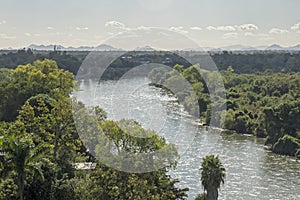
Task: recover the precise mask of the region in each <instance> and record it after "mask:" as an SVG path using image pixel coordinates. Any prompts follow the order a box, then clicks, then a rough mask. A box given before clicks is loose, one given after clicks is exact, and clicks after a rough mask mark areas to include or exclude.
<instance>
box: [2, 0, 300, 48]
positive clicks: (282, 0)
mask: <svg viewBox="0 0 300 200" xmlns="http://www.w3.org/2000/svg"><path fill="white" fill-rule="evenodd" d="M0 5H1V6H0V48H7V47H14V48H19V47H24V46H27V45H29V44H31V43H37V44H62V45H64V46H81V45H98V44H101V43H103V42H105V40H106V39H107V38H109V37H112V36H114V35H116V34H118V33H121V32H124V31H129V30H130V31H131V30H136V29H138V28H139V27H160V28H163V29H167V30H170V31H173V32H177V33H180V34H183V35H185V36H186V37H188V38H191V39H193V40H194V41H195V42H197V43H198V44H199V45H200V46H210V47H221V46H228V45H236V44H242V45H251V46H260V45H263V46H264V45H270V44H274V43H277V44H280V45H283V46H292V45H296V44H300V12H299V8H300V1H299V0H251V1H249V0H227V1H226V0H106V1H103V0H63V1H62V0H60V1H59V0H26V1H22V0H0ZM123 45H125V47H126V44H123ZM149 45H150V44H149Z"/></svg>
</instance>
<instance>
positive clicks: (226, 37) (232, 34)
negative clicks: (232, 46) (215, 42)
mask: <svg viewBox="0 0 300 200" xmlns="http://www.w3.org/2000/svg"><path fill="white" fill-rule="evenodd" d="M238 35H239V34H238V33H236V32H231V33H225V34H224V35H223V38H224V39H229V38H237V36H238Z"/></svg>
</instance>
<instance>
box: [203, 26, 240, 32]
mask: <svg viewBox="0 0 300 200" xmlns="http://www.w3.org/2000/svg"><path fill="white" fill-rule="evenodd" d="M206 29H207V30H209V31H235V30H236V29H235V27H234V26H208V27H206Z"/></svg>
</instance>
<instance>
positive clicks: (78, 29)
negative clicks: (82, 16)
mask: <svg viewBox="0 0 300 200" xmlns="http://www.w3.org/2000/svg"><path fill="white" fill-rule="evenodd" d="M75 29H76V30H77V31H86V30H89V28H88V27H76V28H75Z"/></svg>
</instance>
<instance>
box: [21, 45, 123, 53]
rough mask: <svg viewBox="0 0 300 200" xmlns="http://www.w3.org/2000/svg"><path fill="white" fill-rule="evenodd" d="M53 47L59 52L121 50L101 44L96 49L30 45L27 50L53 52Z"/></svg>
mask: <svg viewBox="0 0 300 200" xmlns="http://www.w3.org/2000/svg"><path fill="white" fill-rule="evenodd" d="M54 47H55V48H56V50H61V51H121V50H122V49H118V48H115V47H112V46H110V45H107V44H101V45H99V46H96V47H93V46H92V47H91V46H80V47H64V46H61V45H54V44H50V45H36V44H31V45H29V46H28V47H27V48H29V49H35V50H39V51H53V50H54Z"/></svg>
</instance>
